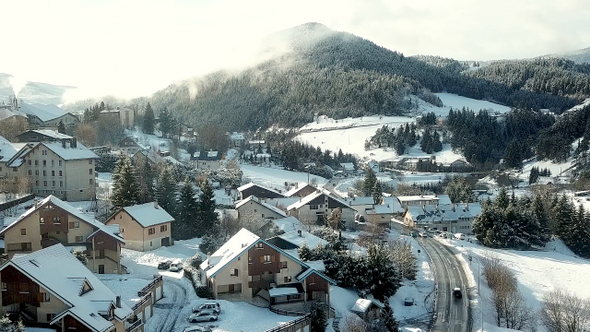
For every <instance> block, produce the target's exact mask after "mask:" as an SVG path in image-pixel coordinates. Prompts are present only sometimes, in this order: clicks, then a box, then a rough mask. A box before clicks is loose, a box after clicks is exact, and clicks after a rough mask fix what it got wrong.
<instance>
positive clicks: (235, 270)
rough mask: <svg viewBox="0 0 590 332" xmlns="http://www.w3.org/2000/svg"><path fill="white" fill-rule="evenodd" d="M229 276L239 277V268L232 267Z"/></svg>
mask: <svg viewBox="0 0 590 332" xmlns="http://www.w3.org/2000/svg"><path fill="white" fill-rule="evenodd" d="M229 276H230V277H237V276H238V269H232V270H231V272H230V274H229Z"/></svg>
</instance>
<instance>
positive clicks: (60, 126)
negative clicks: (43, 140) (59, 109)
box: [57, 120, 66, 134]
mask: <svg viewBox="0 0 590 332" xmlns="http://www.w3.org/2000/svg"><path fill="white" fill-rule="evenodd" d="M57 132H58V133H60V134H65V133H66V126H65V125H64V123H63V121H62V120H59V123H58V124H57Z"/></svg>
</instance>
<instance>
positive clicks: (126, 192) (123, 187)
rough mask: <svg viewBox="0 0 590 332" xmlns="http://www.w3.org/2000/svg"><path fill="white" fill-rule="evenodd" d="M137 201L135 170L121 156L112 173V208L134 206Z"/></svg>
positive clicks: (127, 160)
mask: <svg viewBox="0 0 590 332" xmlns="http://www.w3.org/2000/svg"><path fill="white" fill-rule="evenodd" d="M138 201H139V198H138V189H137V183H136V179H135V168H134V167H133V164H132V163H131V160H130V159H129V157H127V155H125V154H122V155H121V157H120V158H119V161H118V162H117V165H116V166H115V171H114V173H113V194H112V196H111V203H112V204H113V208H115V209H116V208H122V207H126V206H132V205H136V204H137V203H138Z"/></svg>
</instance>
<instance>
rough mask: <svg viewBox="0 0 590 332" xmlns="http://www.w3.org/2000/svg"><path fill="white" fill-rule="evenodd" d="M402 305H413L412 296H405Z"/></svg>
mask: <svg viewBox="0 0 590 332" xmlns="http://www.w3.org/2000/svg"><path fill="white" fill-rule="evenodd" d="M404 305H405V306H406V307H409V306H412V305H414V298H413V297H406V298H405V299H404Z"/></svg>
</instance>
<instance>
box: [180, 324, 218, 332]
mask: <svg viewBox="0 0 590 332" xmlns="http://www.w3.org/2000/svg"><path fill="white" fill-rule="evenodd" d="M211 331H212V330H211V328H210V327H209V326H202V325H195V326H189V327H187V328H185V329H184V330H182V332H211Z"/></svg>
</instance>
